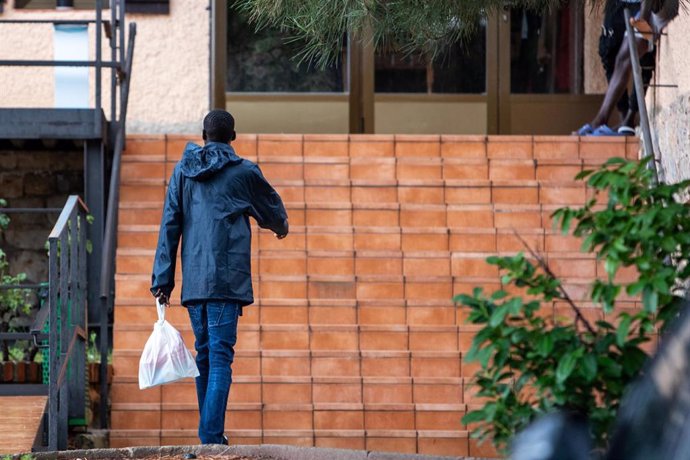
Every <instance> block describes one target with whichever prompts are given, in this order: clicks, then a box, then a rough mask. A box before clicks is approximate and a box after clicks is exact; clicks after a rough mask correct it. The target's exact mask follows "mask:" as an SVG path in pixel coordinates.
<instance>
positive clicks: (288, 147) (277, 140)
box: [257, 134, 303, 157]
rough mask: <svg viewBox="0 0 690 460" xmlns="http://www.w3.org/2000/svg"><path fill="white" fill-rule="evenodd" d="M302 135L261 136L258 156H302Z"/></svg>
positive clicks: (259, 137)
mask: <svg viewBox="0 0 690 460" xmlns="http://www.w3.org/2000/svg"><path fill="white" fill-rule="evenodd" d="M302 147H303V142H302V135H301V134H260V135H259V136H258V145H257V154H258V156H259V157H262V156H278V155H285V156H302Z"/></svg>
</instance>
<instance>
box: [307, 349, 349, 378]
mask: <svg viewBox="0 0 690 460" xmlns="http://www.w3.org/2000/svg"><path fill="white" fill-rule="evenodd" d="M319 353H324V352H318V351H317V352H314V353H312V357H311V375H312V376H314V377H316V376H324V377H338V376H340V377H343V376H344V377H356V376H359V375H360V371H359V367H360V360H359V356H358V353H357V352H354V353H353V354H350V355H347V354H343V353H340V354H337V352H333V353H331V354H330V355H324V354H319Z"/></svg>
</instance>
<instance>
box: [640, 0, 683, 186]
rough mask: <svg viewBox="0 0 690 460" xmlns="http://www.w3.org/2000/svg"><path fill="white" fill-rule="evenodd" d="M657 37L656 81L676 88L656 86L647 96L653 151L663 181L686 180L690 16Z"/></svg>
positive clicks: (674, 22)
mask: <svg viewBox="0 0 690 460" xmlns="http://www.w3.org/2000/svg"><path fill="white" fill-rule="evenodd" d="M667 32H668V35H666V36H664V37H661V40H660V44H659V57H658V63H657V69H658V70H657V75H656V82H657V83H659V84H675V85H678V87H677V88H667V87H656V88H654V90H653V91H649V92H648V94H647V105H648V106H649V107H650V118H651V119H652V122H653V132H654V134H655V141H656V146H657V149H658V150H657V151H658V152H659V153H660V154H661V165H662V170H663V174H664V178H665V180H666V181H678V180H681V179H688V178H690V53H688V49H687V48H688V40H690V15H689V14H688V12H687V11H683V10H682V9H681V12H680V15H679V16H678V17H677V18H676V19H675V20H674V21H673V22H672V23H671V24H670V25H669V26H668V30H667Z"/></svg>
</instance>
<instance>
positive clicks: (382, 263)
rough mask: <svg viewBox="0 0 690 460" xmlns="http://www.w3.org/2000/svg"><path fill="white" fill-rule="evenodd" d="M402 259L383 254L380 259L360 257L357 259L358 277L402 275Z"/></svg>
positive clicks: (356, 271)
mask: <svg viewBox="0 0 690 460" xmlns="http://www.w3.org/2000/svg"><path fill="white" fill-rule="evenodd" d="M402 266H403V264H402V258H401V257H400V256H397V257H393V256H392V255H385V254H382V255H381V256H380V257H371V256H360V255H357V257H356V259H355V273H356V274H357V275H402Z"/></svg>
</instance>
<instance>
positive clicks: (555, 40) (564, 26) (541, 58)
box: [510, 5, 583, 94]
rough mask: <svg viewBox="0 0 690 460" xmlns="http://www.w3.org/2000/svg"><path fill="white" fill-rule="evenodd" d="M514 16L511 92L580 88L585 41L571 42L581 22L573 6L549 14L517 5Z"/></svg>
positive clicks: (511, 34)
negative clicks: (578, 86)
mask: <svg viewBox="0 0 690 460" xmlns="http://www.w3.org/2000/svg"><path fill="white" fill-rule="evenodd" d="M510 19H511V21H510V23H511V27H510V48H511V49H510V86H511V92H512V93H530V94H534V93H573V92H577V90H578V88H577V87H576V86H577V85H578V83H577V82H576V81H575V80H578V78H576V76H577V72H580V74H581V73H582V69H581V68H579V67H580V66H579V65H578V64H577V62H578V61H579V59H578V56H581V52H582V51H581V50H582V46H583V45H582V43H579V44H575V43H573V44H572V45H574V46H571V41H572V40H573V33H572V32H573V30H574V28H575V27H576V26H577V24H575V21H576V19H575V18H573V16H572V15H571V7H570V6H569V5H565V6H564V7H562V8H560V9H558V10H556V11H552V12H551V13H548V14H538V13H534V12H531V11H528V10H524V9H521V8H514V9H513V10H511V18H510ZM580 80H581V79H580Z"/></svg>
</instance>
